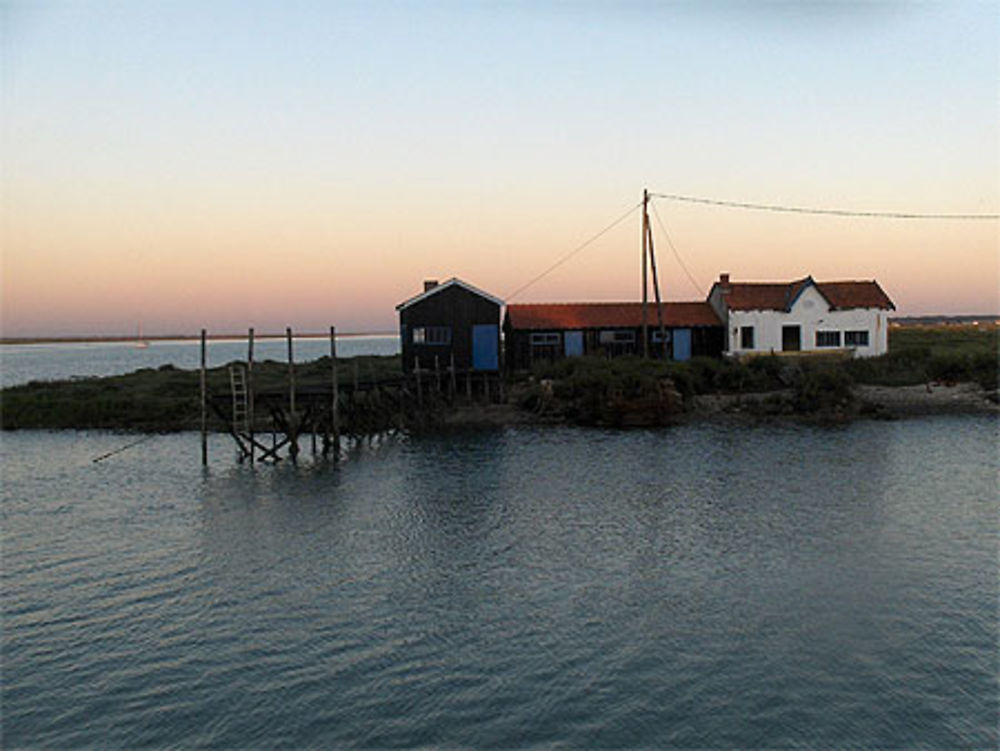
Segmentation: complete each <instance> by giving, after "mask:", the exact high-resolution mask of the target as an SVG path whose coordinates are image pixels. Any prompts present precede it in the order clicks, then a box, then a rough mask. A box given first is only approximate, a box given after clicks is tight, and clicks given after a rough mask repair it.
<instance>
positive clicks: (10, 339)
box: [0, 331, 398, 345]
mask: <svg viewBox="0 0 1000 751" xmlns="http://www.w3.org/2000/svg"><path fill="white" fill-rule="evenodd" d="M285 336H286V335H285V334H283V333H281V334H260V333H256V332H255V333H254V339H256V340H258V341H260V340H263V339H284V338H285ZM362 336H398V333H396V332H393V331H361V332H346V333H341V332H339V331H338V332H337V338H338V339H351V338H357V337H362ZM292 337H293V338H295V339H328V338H329V337H330V332H329V331H324V332H322V333H301V334H300V333H296V332H293V333H292ZM200 338H201V336H200V335H199V334H173V335H167V336H144V337H142V341H144V342H196V341H198V340H199V339H200ZM207 338H208V341H210V342H213V341H224V340H233V339H235V340H237V341H243V340H245V339H246V338H247V335H246V334H245V333H244V334H209V335H208V337H207ZM136 341H139V340H138V338H137V337H135V336H7V337H0V345H4V344H10V345H14V344H118V343H122V342H125V343H129V342H136Z"/></svg>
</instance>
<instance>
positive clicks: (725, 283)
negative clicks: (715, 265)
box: [719, 274, 729, 295]
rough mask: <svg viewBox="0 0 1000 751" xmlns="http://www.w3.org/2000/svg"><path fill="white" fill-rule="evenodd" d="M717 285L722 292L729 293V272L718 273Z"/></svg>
mask: <svg viewBox="0 0 1000 751" xmlns="http://www.w3.org/2000/svg"><path fill="white" fill-rule="evenodd" d="M719 286H720V287H721V288H722V294H724V295H728V294H729V274H719Z"/></svg>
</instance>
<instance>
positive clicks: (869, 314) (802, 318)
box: [726, 286, 889, 357]
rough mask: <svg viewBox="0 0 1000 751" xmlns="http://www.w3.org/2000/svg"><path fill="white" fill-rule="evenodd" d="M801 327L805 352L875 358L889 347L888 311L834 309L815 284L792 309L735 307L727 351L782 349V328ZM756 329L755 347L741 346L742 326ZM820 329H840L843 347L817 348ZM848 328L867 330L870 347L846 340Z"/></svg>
mask: <svg viewBox="0 0 1000 751" xmlns="http://www.w3.org/2000/svg"><path fill="white" fill-rule="evenodd" d="M794 325H798V326H799V327H800V342H801V350H802V351H803V352H811V351H815V350H819V351H827V352H835V351H837V350H838V349H849V350H852V351H853V354H854V356H855V357H873V356H875V355H881V354H885V353H886V352H888V350H889V337H888V311H886V310H882V309H879V308H851V309H849V310H830V306H829V304H828V303H827V301H826V299H825V298H824V297H823V296H822V295H821V294H820V293H819V291H818V290H817V289H816V288H815V287H811V286H810V287H807V288H806V289H805V290H804V291H803V292H802V294H801V295H800V296H799V298H798V299H797V300H796V301H795V304H794V305H793V306H792V309H791V311H789V312H787V313H785V312H784V311H779V310H731V311H729V314H728V326H727V332H726V340H727V351H728V352H729V353H730V354H733V355H744V354H759V353H766V352H781V351H782V327H783V326H794ZM744 326H753V328H754V347H753V349H744V348H743V347H742V346H741V341H742V337H741V333H740V329H741V327H744ZM817 331H839V332H840V347H817V346H816V332H817ZM848 331H867V332H868V346H850V345H848V344H847V342H846V341H845V333H846V332H848Z"/></svg>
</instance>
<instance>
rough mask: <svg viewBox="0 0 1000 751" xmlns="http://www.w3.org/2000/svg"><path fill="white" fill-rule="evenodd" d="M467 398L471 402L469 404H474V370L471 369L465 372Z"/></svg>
mask: <svg viewBox="0 0 1000 751" xmlns="http://www.w3.org/2000/svg"><path fill="white" fill-rule="evenodd" d="M465 397H466V398H467V399H468V400H469V404H472V369H471V368H469V369H468V370H466V371H465Z"/></svg>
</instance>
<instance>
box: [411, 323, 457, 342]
mask: <svg viewBox="0 0 1000 751" xmlns="http://www.w3.org/2000/svg"><path fill="white" fill-rule="evenodd" d="M413 343H414V344H451V326H417V327H415V328H414V329H413Z"/></svg>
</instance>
